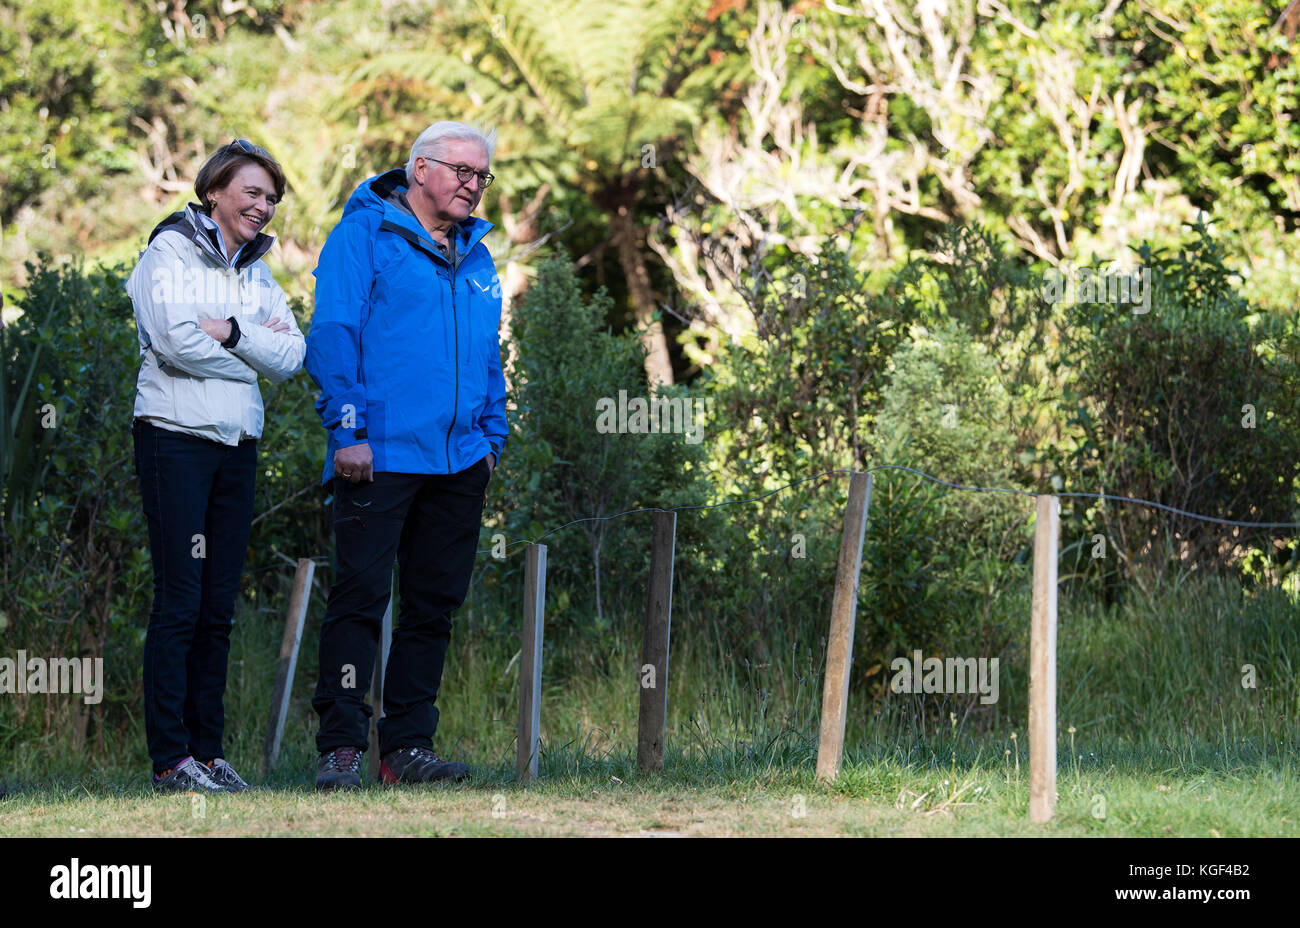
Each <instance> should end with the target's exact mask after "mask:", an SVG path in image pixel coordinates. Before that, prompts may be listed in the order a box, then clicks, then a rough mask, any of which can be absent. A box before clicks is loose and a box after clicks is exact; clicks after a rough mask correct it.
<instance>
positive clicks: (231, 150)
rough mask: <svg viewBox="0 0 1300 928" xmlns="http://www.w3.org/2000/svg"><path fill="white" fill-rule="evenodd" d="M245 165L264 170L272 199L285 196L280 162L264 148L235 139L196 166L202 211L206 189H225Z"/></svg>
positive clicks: (205, 208) (206, 197) (196, 179)
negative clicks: (272, 185) (271, 186)
mask: <svg viewBox="0 0 1300 928" xmlns="http://www.w3.org/2000/svg"><path fill="white" fill-rule="evenodd" d="M245 164H256V165H259V166H261V167H263V168H265V169H266V173H267V174H270V175H271V182H272V183H274V184H275V198H276V199H277V200H283V199H284V186H285V185H284V171H283V170H281V169H280V163H279V162H278V161H276V160H275V159H274V158H272V157H271V153H270V152H268V151H267V150H266V149H265V148H259V147H258V146H256V145H254V144H252V143H251V142H248V141H246V140H244V139H237V140H235V141H233V142H231V143H230V144H229V145H223V146H221V147H220V148H218V149H217V151H216V153H215V154H214V155H213V156H212V157H211V158H209V159H208V160H207V161H206V162H205V163H204V165H203V167H201V168H199V176H198V177H196V178H195V179H194V192H195V193H197V194H198V195H199V205H200V206H201V207H203V209H204V211H207V210H210V209H211V207H209V206H208V192H209V191H212V190H224V189H225V188H226V186H227V185H228V184H229V183H230V181H231V180H232V179H233V178H234V176H235V174H236V172H238V171H239V169H240V168H241V167H243V166H244V165H245Z"/></svg>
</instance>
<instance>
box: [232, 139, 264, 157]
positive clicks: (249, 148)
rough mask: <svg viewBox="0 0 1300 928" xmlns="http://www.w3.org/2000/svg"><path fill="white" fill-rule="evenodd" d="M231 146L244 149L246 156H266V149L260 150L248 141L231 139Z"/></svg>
mask: <svg viewBox="0 0 1300 928" xmlns="http://www.w3.org/2000/svg"><path fill="white" fill-rule="evenodd" d="M230 144H231V145H238V146H239V147H240V148H241V149H243V151H244V153H245V154H249V155H265V154H266V149H265V148H258V147H257V146H256V145H254V144H253V143H252V142H250V141H249V140H248V139H231V140H230Z"/></svg>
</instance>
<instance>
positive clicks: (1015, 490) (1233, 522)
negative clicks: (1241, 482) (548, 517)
mask: <svg viewBox="0 0 1300 928" xmlns="http://www.w3.org/2000/svg"><path fill="white" fill-rule="evenodd" d="M881 470H901V471H905V472H907V473H910V474H916V475H917V476H918V477H924V478H925V479H926V480H929V481H932V482H933V483H936V484H938V485H940V486H944V487H950V488H951V489H954V490H963V491H968V492H972V493H1010V494H1012V495H1015V496H1028V497H1038V496H1055V497H1058V498H1076V499H1096V500H1101V501H1103V502H1115V503H1136V504H1138V505H1141V506H1149V507H1151V508H1153V509H1160V510H1163V511H1165V512H1171V513H1174V514H1175V515H1180V516H1184V517H1186V518H1190V519H1199V520H1201V521H1203V522H1212V523H1215V524H1218V525H1229V526H1234V527H1239V528H1261V529H1263V528H1300V522H1242V521H1240V520H1237V519H1222V518H1219V517H1217V516H1207V515H1204V514H1202V513H1198V512H1188V511H1187V510H1185V509H1179V508H1178V507H1176V506H1169V505H1166V504H1164V503H1157V502H1155V501H1153V500H1149V499H1139V498H1138V497H1136V496H1115V495H1113V494H1110V493H1085V492H1056V491H1053V492H1051V493H1039V492H1036V491H1034V490H1025V489H1022V488H1019V487H971V486H965V485H964V484H960V483H952V482H951V481H948V480H944V479H942V478H941V477H936V476H934V475H933V474H927V473H925V472H924V471H921V470H917V469H916V468H915V467H907V466H906V465H903V464H874V465H872V466H871V467H868V468H867V469H866V470H865V471H854V470H852V469H849V468H839V469H836V470H828V471H823V472H822V473H820V474H813V475H812V476H810V477H801V478H799V479H798V480H795V481H792V482H791V483H787V484H785V485H784V486H780V487H777V488H776V489H774V490H768V491H767V492H766V493H761V494H759V495H758V496H751V497H746V498H744V499H728V500H723V501H722V502H720V503H709V504H707V505H700V506H674V507H672V508H670V509H663V508H660V507H658V506H651V507H646V508H642V509H628V510H626V511H624V512H616V513H614V514H613V515H608V516H588V517H586V518H582V519H573V520H571V521H569V522H565V523H564V524H562V525H557V526H556V527H555V528H552V529H549V530H547V531H545V532H543V533H542V534H540V535H538V536H537V537H536V538H532V539H524V540H520V541H512V542H509V543H507V545H506V550H507V551H508V550H509V549H510V548H513V547H515V546H516V545H530V544H540V543H541V541H542V540H543V539H545V538H548V537H550V536H551V535H554V534H555V533H556V532H558V531H560V530H562V529H566V528H568V527H569V526H571V525H578V524H580V523H583V522H608V521H610V520H612V519H620V518H622V517H623V516H632V515H637V514H639V513H643V512H688V511H691V510H699V509H719V508H721V507H723V506H734V505H737V504H740V503H756V502H759V501H760V500H764V499H767V498H768V497H769V496H774V495H776V494H777V493H781V492H783V491H785V490H788V489H790V488H791V487H797V486H799V485H800V484H804V483H808V482H809V481H812V480H820V479H821V478H823V477H830V476H835V475H845V474H847V475H852V474H855V473H864V474H871V473H875V472H876V471H881ZM477 553H478V554H492V549H491V548H489V549H488V550H486V551H479V552H477Z"/></svg>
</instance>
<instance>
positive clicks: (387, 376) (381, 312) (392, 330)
mask: <svg viewBox="0 0 1300 928" xmlns="http://www.w3.org/2000/svg"><path fill="white" fill-rule="evenodd" d="M405 193H406V174H405V172H404V171H402V170H400V169H399V170H395V171H389V172H388V173H386V174H380V175H378V176H376V177H372V178H370V179H369V180H367V181H365V182H364V183H362V184H361V186H360V187H358V188H357V189H356V191H355V192H354V193H353V194H352V196H351V198H349V200H348V202H347V206H345V207H344V209H343V218H342V220H340V222H339V224H338V225H337V226H335V227H334V230H333V231H332V232H330V234H329V238H328V239H327V240H326V242H325V247H324V249H322V251H321V254H320V263H319V264H317V266H316V271H315V275H316V310H315V314H314V315H313V317H312V323H311V330H310V332H309V333H308V335H307V359H306V368H307V372H308V373H309V374H310V375H311V377H312V379H313V380H315V381H316V384H317V385H318V386H319V387H320V391H321V392H320V396H319V397H318V398H317V400H316V411H317V412H318V413H320V417H321V423H322V424H323V425H324V426H325V431H326V444H325V470H324V474H323V476H322V480H321V482H322V483H328V482H329V481H330V480H331V479H332V478H333V476H334V452H335V451H337V450H338V449H340V448H347V447H349V446H351V445H356V444H360V443H361V442H363V441H364V442H369V443H370V448H371V451H372V452H373V454H374V470H375V473H381V472H391V473H407V474H452V473H457V472H459V471H463V470H465V469H466V468H468V467H470V466H471V465H473V464H475V463H477V462H478V461H479V460H480V459H481V458H483V457H485V456H486V455H487V454H488V452H489V451H494V452H496V454H497V458H498V460H499V459H500V456H501V452H502V451H503V450H504V449H505V445H506V434H507V426H506V385H505V377H504V375H503V374H502V371H501V346H500V342H499V340H498V337H497V330H498V327H499V326H500V324H501V285H500V282H499V279H498V277H497V272H496V265H495V264H494V263H493V261H492V256H491V255H490V254H489V253H488V250H487V246H486V245H484V244H482V242H481V241H480V240H481V239H482V238H483V236H484V235H485V234H486V233H487V231H488V230H489V229H491V228H492V224H491V223H490V222H485V221H483V220H482V219H475V218H473V217H470V218H469V219H467V220H465V221H464V222H463V223H459V224H457V225H456V226H453V228H452V230H451V232H452V233H454V235H452V234H451V233H449V238H451V239H453V240H454V244H455V249H454V252H455V253H454V255H453V256H452V258H454V260H455V264H454V267H453V261H452V260H449V258H448V257H447V256H444V254H443V253H442V252H441V250H440V249H439V248H438V246H437V245H435V244H434V242H433V239H432V238H430V236H429V233H428V232H427V231H425V229H424V227H423V226H421V225H420V222H419V220H418V219H416V218H415V216H414V215H413V214H412V213H411V211H410V208H409V206H408V205H407V203H406V198H405Z"/></svg>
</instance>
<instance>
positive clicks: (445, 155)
mask: <svg viewBox="0 0 1300 928" xmlns="http://www.w3.org/2000/svg"><path fill="white" fill-rule="evenodd" d="M434 158H436V159H438V160H437V161H435V160H432V159H434ZM440 161H446V162H447V163H448V164H454V165H462V164H463V165H468V166H469V167H471V168H473V169H474V170H475V171H486V170H487V169H488V154H487V152H486V151H484V150H483V148H482V146H480V145H479V144H478V143H477V142H470V141H465V140H462V139H451V140H449V141H447V142H445V143H444V144H443V145H442V146H441V151H435V152H432V153H430V155H429V157H427V158H425V157H422V156H417V157H416V159H415V165H414V171H413V173H414V174H415V185H414V187H413V188H412V189H411V190H410V191H409V193H408V197H419V198H420V199H421V200H422V201H423V202H424V204H425V205H426V206H427V207H428V209H429V213H430V214H431V215H432V217H433V219H434V221H435V222H436V223H437V224H439V225H441V224H444V223H452V222H463V221H464V220H466V219H468V218H469V215H470V213H472V212H474V210H476V209H477V208H478V203H479V200H481V199H482V198H483V188H482V187H480V186H479V179H478V178H477V177H471V178H470V179H469V180H468V181H466V182H465V183H461V181H460V179H459V178H458V177H457V176H456V171H455V169H454V168H449V167H447V165H446V164H440V163H439V162H440ZM416 209H417V212H418V211H419V209H418V207H416Z"/></svg>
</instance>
